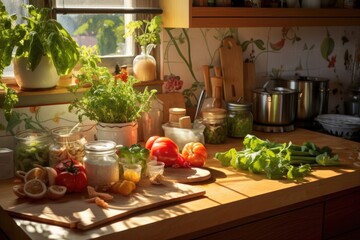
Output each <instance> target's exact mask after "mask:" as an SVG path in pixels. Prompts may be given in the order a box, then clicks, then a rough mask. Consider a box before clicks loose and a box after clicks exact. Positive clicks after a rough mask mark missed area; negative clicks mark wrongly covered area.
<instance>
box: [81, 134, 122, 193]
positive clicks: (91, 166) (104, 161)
mask: <svg viewBox="0 0 360 240" xmlns="http://www.w3.org/2000/svg"><path fill="white" fill-rule="evenodd" d="M83 161H84V167H85V170H86V173H87V178H88V184H89V185H90V186H92V187H94V188H95V189H97V190H101V191H106V190H108V189H109V188H110V186H111V185H112V184H114V183H115V182H117V181H119V161H118V156H117V154H116V143H115V142H113V141H108V140H99V141H91V142H88V143H86V144H85V157H84V160H83Z"/></svg>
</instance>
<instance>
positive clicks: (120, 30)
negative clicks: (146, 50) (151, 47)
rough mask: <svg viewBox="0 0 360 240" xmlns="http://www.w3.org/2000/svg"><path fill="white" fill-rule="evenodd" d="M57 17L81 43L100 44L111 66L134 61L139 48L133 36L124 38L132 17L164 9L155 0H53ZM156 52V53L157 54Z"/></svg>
mask: <svg viewBox="0 0 360 240" xmlns="http://www.w3.org/2000/svg"><path fill="white" fill-rule="evenodd" d="M50 4H51V6H49V7H51V8H52V9H53V15H54V16H53V17H54V18H56V19H57V20H58V21H59V22H60V23H61V24H62V25H63V26H64V27H65V28H66V29H67V30H68V31H69V33H70V34H71V35H72V36H73V38H74V39H75V40H76V41H77V42H78V43H79V45H86V46H89V45H91V46H92V45H97V46H98V49H99V54H100V55H101V56H102V62H103V64H104V65H105V66H107V67H108V68H110V69H112V68H113V69H115V65H116V64H118V65H120V66H121V65H128V66H131V65H132V61H133V58H134V56H135V55H137V54H138V52H139V49H138V48H137V46H136V45H135V43H134V41H133V40H132V39H131V38H126V39H125V38H124V37H123V36H124V33H125V26H126V24H127V23H128V22H129V21H132V20H135V19H142V18H151V17H152V15H153V14H158V13H161V9H159V3H158V1H153V0H135V1H134V0H107V1H99V0H86V1H81V3H79V2H78V1H73V0H52V1H51V3H50ZM155 56H156V54H155Z"/></svg>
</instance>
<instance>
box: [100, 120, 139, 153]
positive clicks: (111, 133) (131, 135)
mask: <svg viewBox="0 0 360 240" xmlns="http://www.w3.org/2000/svg"><path fill="white" fill-rule="evenodd" d="M96 138H97V139H98V140H111V141H114V142H116V144H117V145H123V146H127V147H130V146H131V145H133V144H135V143H137V140H138V139H137V138H138V123H137V122H130V123H102V122H99V123H97V124H96Z"/></svg>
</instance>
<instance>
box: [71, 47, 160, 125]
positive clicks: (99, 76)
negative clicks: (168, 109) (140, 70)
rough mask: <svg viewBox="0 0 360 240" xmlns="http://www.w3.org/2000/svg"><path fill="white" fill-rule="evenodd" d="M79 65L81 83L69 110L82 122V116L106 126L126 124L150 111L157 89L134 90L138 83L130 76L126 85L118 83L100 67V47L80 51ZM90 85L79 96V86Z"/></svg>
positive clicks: (108, 72) (73, 91)
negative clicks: (107, 124)
mask: <svg viewBox="0 0 360 240" xmlns="http://www.w3.org/2000/svg"><path fill="white" fill-rule="evenodd" d="M80 63H81V65H82V67H81V68H80V70H79V73H78V74H77V75H76V78H77V79H79V84H78V85H77V86H75V87H72V88H70V89H69V90H70V92H72V93H74V94H75V96H76V98H75V100H74V101H73V102H72V103H71V104H70V106H69V110H70V111H75V113H76V114H78V116H79V120H80V121H82V119H83V117H88V118H89V119H90V120H94V121H97V122H105V123H126V122H132V121H135V120H137V119H138V118H139V117H140V116H141V113H143V112H147V111H149V110H150V108H151V99H152V98H153V97H154V96H155V94H156V90H150V91H148V89H147V87H146V88H145V89H144V91H143V92H140V91H138V90H136V89H135V88H134V84H135V83H136V82H137V80H136V79H135V78H134V77H133V76H129V77H128V80H127V81H126V82H123V81H121V80H115V78H114V76H113V75H112V74H111V73H110V71H109V70H108V69H107V68H106V67H101V66H98V63H100V58H99V56H98V55H97V48H96V47H93V48H87V47H84V46H83V47H82V48H81V55H80ZM84 85H90V87H89V88H87V89H86V91H85V92H84V93H83V95H82V96H81V97H77V95H76V93H77V91H78V89H79V87H80V86H84Z"/></svg>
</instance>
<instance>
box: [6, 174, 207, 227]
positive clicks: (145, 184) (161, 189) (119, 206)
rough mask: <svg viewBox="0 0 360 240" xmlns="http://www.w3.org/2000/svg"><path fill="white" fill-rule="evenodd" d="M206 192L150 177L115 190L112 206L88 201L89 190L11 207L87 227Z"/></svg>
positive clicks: (33, 217) (17, 211) (36, 218)
mask: <svg viewBox="0 0 360 240" xmlns="http://www.w3.org/2000/svg"><path fill="white" fill-rule="evenodd" d="M204 194H205V191H204V190H202V189H199V188H198V187H194V186H189V185H184V184H180V183H169V184H166V185H153V184H151V183H150V182H149V180H148V179H143V180H141V182H140V183H139V184H138V185H137V188H136V190H135V192H134V193H133V194H131V195H130V196H129V197H124V196H121V195H119V194H112V195H113V196H114V199H113V200H111V201H109V202H108V203H109V208H108V209H104V208H101V207H99V206H97V205H96V204H95V203H88V202H86V201H85V200H86V193H84V194H68V195H66V196H65V197H64V198H61V199H59V200H57V201H52V200H49V199H42V200H39V201H25V202H23V203H21V204H16V205H12V206H9V207H8V208H7V211H8V212H9V213H10V214H11V215H12V216H15V217H19V218H23V219H28V220H33V221H38V222H43V223H50V224H54V225H58V226H62V227H67V228H77V229H82V230H86V229H90V228H94V227H97V226H100V225H103V224H105V223H108V222H111V221H113V220H116V219H119V218H123V217H126V216H128V215H130V214H134V213H136V212H141V211H144V210H147V209H151V208H156V207H159V206H162V205H165V204H169V203H173V202H177V201H183V200H186V199H191V198H195V197H199V196H202V195H204ZM14 198H16V197H15V195H14Z"/></svg>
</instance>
